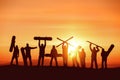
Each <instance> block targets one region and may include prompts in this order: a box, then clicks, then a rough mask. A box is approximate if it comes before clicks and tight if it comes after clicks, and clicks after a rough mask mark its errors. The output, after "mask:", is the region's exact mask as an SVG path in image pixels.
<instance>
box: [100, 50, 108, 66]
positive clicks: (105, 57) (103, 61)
mask: <svg viewBox="0 0 120 80" xmlns="http://www.w3.org/2000/svg"><path fill="white" fill-rule="evenodd" d="M101 56H102V68H104V67H105V68H107V53H106V51H105V50H104V48H102V52H101Z"/></svg>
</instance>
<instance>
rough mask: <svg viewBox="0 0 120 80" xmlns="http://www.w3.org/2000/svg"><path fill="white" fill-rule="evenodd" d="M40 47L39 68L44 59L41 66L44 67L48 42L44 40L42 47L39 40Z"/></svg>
mask: <svg viewBox="0 0 120 80" xmlns="http://www.w3.org/2000/svg"><path fill="white" fill-rule="evenodd" d="M38 46H39V59H38V66H40V62H41V59H42V64H41V66H43V64H44V54H45V47H46V40H44V45H43V44H41V45H40V40H39V42H38Z"/></svg>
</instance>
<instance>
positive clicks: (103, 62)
mask: <svg viewBox="0 0 120 80" xmlns="http://www.w3.org/2000/svg"><path fill="white" fill-rule="evenodd" d="M104 68H107V59H102V69H104Z"/></svg>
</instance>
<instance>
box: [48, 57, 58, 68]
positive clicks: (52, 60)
mask: <svg viewBox="0 0 120 80" xmlns="http://www.w3.org/2000/svg"><path fill="white" fill-rule="evenodd" d="M53 59H55V62H56V66H58V63H57V58H56V57H51V60H50V66H52V61H53Z"/></svg>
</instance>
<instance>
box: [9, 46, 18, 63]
mask: <svg viewBox="0 0 120 80" xmlns="http://www.w3.org/2000/svg"><path fill="white" fill-rule="evenodd" d="M18 57H19V49H18V45H16V46H15V47H14V51H13V56H12V60H11V63H10V64H11V65H12V64H13V60H14V59H16V65H18Z"/></svg>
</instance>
